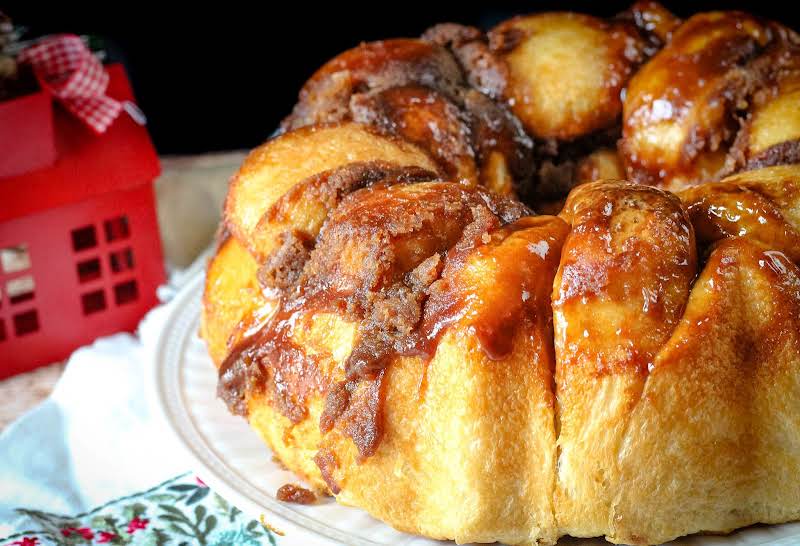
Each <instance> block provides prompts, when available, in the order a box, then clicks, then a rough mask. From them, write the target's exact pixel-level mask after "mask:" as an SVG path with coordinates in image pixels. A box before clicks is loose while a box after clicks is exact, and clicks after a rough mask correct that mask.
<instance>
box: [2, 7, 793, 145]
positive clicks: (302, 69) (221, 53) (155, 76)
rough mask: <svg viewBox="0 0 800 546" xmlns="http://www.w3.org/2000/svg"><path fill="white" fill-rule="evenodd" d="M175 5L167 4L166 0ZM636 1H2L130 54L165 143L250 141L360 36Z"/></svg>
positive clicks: (763, 10) (787, 15) (15, 13)
mask: <svg viewBox="0 0 800 546" xmlns="http://www.w3.org/2000/svg"><path fill="white" fill-rule="evenodd" d="M165 4H166V3H165ZM629 4H630V2H616V1H610V2H597V1H595V2H587V1H579V0H566V1H562V2H552V1H543V2H532V1H528V2H510V1H501V2H490V1H486V2H481V3H476V4H469V5H467V4H461V5H459V4H444V3H440V4H437V3H434V2H432V1H429V2H419V1H407V2H402V3H400V2H373V3H370V4H358V5H356V4H352V3H350V4H345V3H343V2H341V1H339V2H329V3H323V4H319V5H316V4H312V3H304V2H291V1H284V2H281V4H280V5H276V4H274V3H270V2H259V3H257V4H255V5H244V4H241V5H239V4H235V3H232V2H227V3H226V2H217V3H211V4H210V5H209V7H207V8H201V7H199V6H200V2H196V3H194V6H195V7H193V8H191V9H188V8H187V9H185V10H175V9H174V8H166V7H165V6H159V5H153V4H150V5H141V4H137V3H131V2H103V3H99V4H98V5H95V6H88V5H83V6H81V5H75V3H73V2H58V3H57V4H54V5H50V6H48V5H46V3H44V2H31V1H27V2H17V3H11V4H10V5H6V4H3V5H2V6H1V7H0V10H2V11H5V12H6V13H7V14H9V15H10V16H11V17H12V18H13V19H14V22H15V23H16V24H20V25H24V26H27V27H29V28H30V32H31V34H30V35H34V36H35V35H40V34H46V33H52V32H75V33H80V34H95V35H100V36H103V37H104V38H106V39H107V40H108V43H109V44H110V49H111V53H112V56H113V57H117V58H121V59H122V60H123V61H124V62H125V64H126V65H127V68H128V71H129V75H130V77H131V80H132V82H133V85H134V89H135V92H136V95H137V98H138V101H139V104H140V106H141V107H142V109H143V110H144V111H145V113H146V114H147V115H148V118H149V124H148V126H149V129H150V132H151V134H152V136H153V139H154V141H155V143H156V147H157V148H158V150H159V152H161V153H165V154H166V153H200V152H206V151H212V150H228V149H237V148H250V147H253V146H255V145H256V144H258V143H259V142H261V141H263V140H264V139H265V138H266V137H267V136H268V135H269V134H270V133H271V132H272V131H273V130H274V128H275V127H276V126H277V125H278V123H279V122H280V120H281V118H283V116H285V115H286V114H287V113H288V112H289V110H290V109H291V107H292V105H293V104H294V101H295V98H296V97H297V91H298V89H299V88H300V86H301V85H302V84H303V82H304V81H305V79H306V78H307V77H308V76H309V75H311V73H312V72H313V71H314V70H315V69H316V68H317V67H318V66H320V65H321V64H322V63H324V62H325V61H326V60H327V59H329V58H330V57H332V56H333V55H335V54H336V53H338V52H340V51H343V50H345V49H347V48H350V47H352V46H354V45H356V44H358V43H359V42H360V41H368V40H376V39H380V38H390V37H399V36H416V35H419V34H420V33H421V32H422V31H423V30H425V28H427V27H428V26H430V25H432V24H434V23H437V22H442V21H456V22H460V23H467V24H473V25H477V26H480V27H483V28H488V27H491V26H492V25H493V24H495V23H497V22H498V21H500V20H502V19H504V18H506V17H508V16H511V15H514V14H522V13H530V12H536V11H547V10H572V11H580V12H585V13H591V14H594V15H599V16H608V15H613V14H615V13H617V12H619V11H620V10H622V9H624V8H626V7H627V6H628V5H629ZM666 5H667V6H668V7H669V8H670V9H672V10H673V11H674V12H675V13H676V14H678V15H680V16H687V15H689V14H691V13H694V12H697V11H706V10H709V9H744V10H746V11H750V12H753V13H755V14H757V15H762V16H765V17H769V18H774V19H777V20H780V21H782V22H784V23H785V24H787V25H789V26H792V27H793V28H795V29H798V28H800V24H799V23H800V13H798V12H797V10H796V9H795V10H794V11H793V10H792V8H791V7H788V6H790V5H791V3H790V2H752V1H751V2H736V1H734V2H719V1H716V2H709V1H701V2H692V3H691V4H688V3H686V4H684V3H680V4H678V3H675V2H666Z"/></svg>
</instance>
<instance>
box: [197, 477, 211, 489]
mask: <svg viewBox="0 0 800 546" xmlns="http://www.w3.org/2000/svg"><path fill="white" fill-rule="evenodd" d="M194 479H195V481H196V482H197V485H199V486H200V487H208V486H207V485H206V484H205V482H204V481H203V480H201V479H200V478H198V477H197V476H195V477H194Z"/></svg>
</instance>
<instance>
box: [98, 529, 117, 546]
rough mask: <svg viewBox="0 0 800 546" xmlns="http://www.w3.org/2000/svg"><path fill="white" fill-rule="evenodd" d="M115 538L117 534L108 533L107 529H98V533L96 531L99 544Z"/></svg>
mask: <svg viewBox="0 0 800 546" xmlns="http://www.w3.org/2000/svg"><path fill="white" fill-rule="evenodd" d="M115 538H117V535H115V534H114V533H109V532H107V531H100V532H99V533H97V542H98V543H100V544H103V543H106V542H111V541H112V540H114V539H115Z"/></svg>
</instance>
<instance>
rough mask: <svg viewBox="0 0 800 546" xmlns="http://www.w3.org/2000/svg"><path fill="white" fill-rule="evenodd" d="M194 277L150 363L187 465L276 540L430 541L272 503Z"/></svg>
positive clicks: (708, 543)
mask: <svg viewBox="0 0 800 546" xmlns="http://www.w3.org/2000/svg"><path fill="white" fill-rule="evenodd" d="M202 286H203V276H202V274H197V275H194V276H193V277H192V278H191V279H189V280H188V282H187V283H186V285H185V287H184V288H183V289H182V290H181V291H180V292H179V293H178V294H177V295H176V296H175V300H174V305H173V307H172V312H171V316H170V317H169V318H168V319H167V321H166V326H165V328H164V330H163V332H162V333H161V335H160V337H159V340H158V344H157V347H156V358H155V362H154V363H153V368H152V373H151V380H152V391H153V392H151V393H150V394H151V395H152V396H151V399H152V400H153V403H154V405H155V406H156V409H157V411H158V413H160V414H161V415H162V416H163V418H164V420H165V422H166V425H167V426H168V427H169V428H170V429H171V430H172V431H173V432H174V434H175V436H176V438H177V440H178V442H177V443H178V445H179V446H180V448H181V449H184V450H185V451H186V453H187V454H188V456H189V458H190V459H191V461H193V464H194V467H193V470H194V471H195V472H196V473H197V474H198V475H199V476H200V478H201V479H202V480H203V481H205V482H206V483H207V484H208V485H209V486H211V487H212V488H213V489H214V490H215V491H217V492H218V493H219V494H220V495H222V496H223V497H225V498H226V499H227V500H228V501H229V502H231V503H232V504H234V505H235V506H237V507H238V508H239V509H241V510H242V511H244V512H246V513H248V514H250V515H251V516H253V517H260V516H262V515H263V517H264V520H265V521H266V522H267V523H268V524H270V525H271V526H273V527H274V528H276V529H278V530H280V531H282V532H283V533H284V534H285V538H284V540H283V541H282V542H281V544H292V545H294V544H298V545H299V544H302V545H331V544H347V545H352V546H378V545H380V546H388V545H391V546H434V545H437V544H438V545H446V544H451V543H446V542H437V541H432V540H427V539H423V538H420V537H415V536H411V535H408V534H404V533H400V532H398V531H395V530H394V529H392V528H390V527H389V526H387V525H385V524H383V523H381V522H380V521H378V520H376V519H374V518H372V517H370V516H369V515H367V514H366V513H365V512H363V511H362V510H358V509H356V508H347V507H344V506H340V505H338V504H336V502H334V501H333V500H332V499H324V500H322V501H320V503H319V504H316V505H313V506H301V505H294V504H286V503H281V502H278V501H277V500H276V499H275V492H276V491H277V490H278V488H279V487H280V486H281V485H283V484H285V483H288V482H297V478H296V477H294V475H293V474H291V473H290V472H287V471H285V470H281V468H280V467H279V466H278V465H277V464H275V463H274V462H273V461H272V456H271V453H270V451H269V449H268V448H267V447H266V446H265V445H264V444H263V443H262V442H261V440H260V439H259V437H258V436H257V434H256V433H255V432H254V431H252V430H251V429H250V428H249V427H248V425H247V424H246V423H245V421H244V420H243V419H241V418H239V417H235V416H232V415H231V414H229V413H228V411H227V409H226V408H225V405H224V404H223V403H222V402H221V401H220V400H218V399H217V398H216V396H215V391H216V383H217V377H216V371H215V369H214V366H213V364H212V363H211V360H210V359H209V357H208V355H207V354H206V349H205V345H204V344H203V342H202V341H201V340H200V339H199V337H198V335H197V332H198V327H199V319H200V296H201V292H202ZM562 543H563V544H578V543H580V544H586V545H589V544H591V545H592V546H595V545H606V544H608V543H606V542H605V541H602V540H599V539H597V540H589V541H586V540H581V541H578V540H576V539H564V540H562V541H561V542H559V544H562ZM798 544H800V523H794V524H787V525H773V526H755V527H752V528H748V529H745V530H742V531H739V532H737V533H735V534H732V535H729V536H725V537H714V536H696V537H691V538H686V539H682V540H678V541H675V542H673V543H671V546H679V545H680V546H700V545H703V546H734V545H736V546H756V545H759V546H762V545H763V546H766V545H772V546H789V545H798Z"/></svg>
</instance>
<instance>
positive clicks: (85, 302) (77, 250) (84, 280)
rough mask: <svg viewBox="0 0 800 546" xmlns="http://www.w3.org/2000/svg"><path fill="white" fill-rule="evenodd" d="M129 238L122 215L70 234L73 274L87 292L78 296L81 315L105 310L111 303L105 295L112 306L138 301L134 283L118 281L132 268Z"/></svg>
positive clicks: (132, 259) (125, 220) (125, 219)
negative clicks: (73, 258) (73, 263)
mask: <svg viewBox="0 0 800 546" xmlns="http://www.w3.org/2000/svg"><path fill="white" fill-rule="evenodd" d="M100 235H102V238H101V237H100ZM130 236H131V226H130V222H129V220H128V218H127V216H124V215H122V216H117V217H114V218H109V219H106V220H104V221H102V222H101V223H100V224H98V225H95V224H87V225H84V226H79V227H77V228H75V229H73V230H72V232H71V239H72V249H73V253H74V254H75V256H76V263H75V272H76V275H77V277H78V282H79V284H81V285H87V289H86V290H85V291H83V292H81V294H80V300H81V309H82V311H83V314H84V315H86V316H88V315H94V314H96V313H101V312H103V311H105V310H107V309H108V308H109V305H110V301H109V300H110V299H112V298H109V297H108V295H109V294H110V295H111V296H113V302H114V305H116V306H121V305H125V304H127V303H131V302H134V301H136V300H138V299H139V287H138V284H137V282H136V279H122V278H119V277H120V276H123V275H124V274H126V273H132V272H133V271H134V268H135V258H134V255H133V249H132V248H131V246H130V241H129V239H130ZM104 262H105V264H106V265H105V266H104V265H103V263H104ZM98 284H99V286H98Z"/></svg>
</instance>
